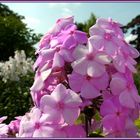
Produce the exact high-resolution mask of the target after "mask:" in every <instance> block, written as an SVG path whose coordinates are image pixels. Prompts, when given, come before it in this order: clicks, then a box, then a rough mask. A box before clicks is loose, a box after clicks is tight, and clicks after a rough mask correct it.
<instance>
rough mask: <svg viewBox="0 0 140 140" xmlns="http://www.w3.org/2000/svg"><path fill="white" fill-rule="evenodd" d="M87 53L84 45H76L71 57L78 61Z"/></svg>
mask: <svg viewBox="0 0 140 140" xmlns="http://www.w3.org/2000/svg"><path fill="white" fill-rule="evenodd" d="M87 53H88V47H87V46H84V45H78V46H77V47H76V48H75V50H74V51H73V54H72V55H73V57H74V58H75V59H80V58H82V57H85V56H86V54H87Z"/></svg>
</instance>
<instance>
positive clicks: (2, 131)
mask: <svg viewBox="0 0 140 140" xmlns="http://www.w3.org/2000/svg"><path fill="white" fill-rule="evenodd" d="M6 119H7V116H3V117H0V138H2V137H7V136H8V130H9V129H8V125H6V124H5V123H2V122H3V121H4V120H6Z"/></svg>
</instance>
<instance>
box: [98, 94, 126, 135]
mask: <svg viewBox="0 0 140 140" xmlns="http://www.w3.org/2000/svg"><path fill="white" fill-rule="evenodd" d="M100 113H101V115H102V116H103V119H102V124H103V127H104V129H105V130H106V131H108V132H112V131H124V130H125V125H126V120H127V118H128V109H127V108H125V107H123V106H122V105H121V104H120V102H119V99H118V97H117V96H116V97H112V98H110V99H107V100H105V101H104V102H103V103H102V105H101V107H100Z"/></svg>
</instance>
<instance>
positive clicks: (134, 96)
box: [130, 87, 140, 103]
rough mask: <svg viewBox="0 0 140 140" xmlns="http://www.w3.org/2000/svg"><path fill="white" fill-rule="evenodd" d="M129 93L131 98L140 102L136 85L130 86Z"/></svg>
mask: <svg viewBox="0 0 140 140" xmlns="http://www.w3.org/2000/svg"><path fill="white" fill-rule="evenodd" d="M130 94H131V96H132V98H133V99H134V100H135V101H136V102H137V103H140V96H139V94H138V91H137V89H136V87H134V88H132V89H131V90H130Z"/></svg>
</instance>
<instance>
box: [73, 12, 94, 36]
mask: <svg viewBox="0 0 140 140" xmlns="http://www.w3.org/2000/svg"><path fill="white" fill-rule="evenodd" d="M95 23H96V16H95V15H94V14H93V13H91V15H90V17H89V19H88V20H87V21H85V22H82V23H81V22H79V23H77V22H76V25H77V28H78V30H80V31H84V32H86V33H87V34H88V35H89V28H90V27H91V26H93V25H94V24H95Z"/></svg>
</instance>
